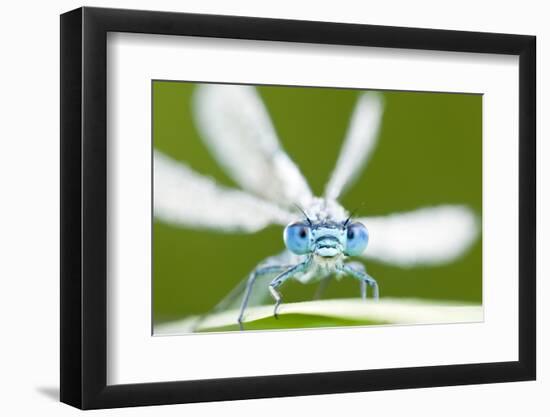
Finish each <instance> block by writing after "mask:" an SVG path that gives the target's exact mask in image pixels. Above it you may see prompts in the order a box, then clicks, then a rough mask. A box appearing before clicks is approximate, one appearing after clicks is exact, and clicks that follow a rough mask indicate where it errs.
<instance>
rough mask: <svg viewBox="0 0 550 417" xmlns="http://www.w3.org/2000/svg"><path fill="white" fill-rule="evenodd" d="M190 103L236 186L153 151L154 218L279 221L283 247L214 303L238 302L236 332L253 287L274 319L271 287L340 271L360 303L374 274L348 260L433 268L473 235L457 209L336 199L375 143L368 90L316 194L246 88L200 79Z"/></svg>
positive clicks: (471, 221) (474, 229)
mask: <svg viewBox="0 0 550 417" xmlns="http://www.w3.org/2000/svg"><path fill="white" fill-rule="evenodd" d="M192 107H193V111H194V116H195V120H196V124H197V127H198V128H199V131H200V133H201V137H202V139H203V140H204V143H205V144H206V146H207V147H208V149H209V150H210V152H211V153H212V155H213V156H214V157H215V159H216V160H217V161H218V163H219V164H220V165H221V167H223V168H224V170H225V171H226V173H227V174H228V175H229V176H230V177H231V178H232V179H233V180H234V181H235V182H236V183H237V184H238V185H239V186H240V187H241V188H242V190H237V189H233V188H229V187H225V186H222V185H220V184H218V183H216V182H215V181H214V180H213V179H211V178H209V177H206V176H203V175H201V174H199V173H197V172H195V171H193V170H192V169H191V168H190V167H189V166H187V165H186V164H184V163H183V162H178V161H175V160H173V159H171V158H170V157H168V156H166V155H164V154H162V153H160V152H159V151H155V152H154V215H155V217H156V218H158V219H159V220H161V221H163V222H168V223H172V224H175V225H179V226H183V227H190V228H208V229H214V230H220V231H223V232H235V233H254V232H257V231H259V230H261V229H263V228H265V227H266V226H268V225H271V224H279V225H282V226H285V228H284V232H283V240H284V243H285V246H286V249H285V250H284V251H283V252H282V253H280V254H278V255H275V256H272V257H270V258H268V259H265V260H264V261H262V262H260V263H259V264H258V265H257V266H256V267H255V268H254V269H253V270H252V272H251V273H250V275H249V276H248V277H247V278H246V279H245V280H244V281H243V282H242V283H241V285H240V286H238V287H237V288H236V290H234V291H233V292H232V294H230V295H229V296H228V297H226V299H224V300H222V301H221V302H220V303H219V304H218V306H217V307H216V310H221V309H228V308H230V307H232V306H233V303H234V301H235V300H236V299H237V300H239V304H240V306H238V314H237V316H236V318H235V320H236V322H238V323H239V325H240V327H241V329H242V328H243V322H245V319H246V309H247V306H249V305H250V303H251V302H252V301H253V299H254V298H257V297H255V296H252V294H253V288H255V287H256V288H257V287H260V289H262V290H263V291H260V292H258V294H260V295H259V297H263V296H264V295H266V294H267V295H269V294H271V296H272V297H273V300H274V303H275V304H274V312H273V313H274V315H275V316H277V312H278V309H279V306H280V305H281V302H282V296H281V292H280V288H281V287H282V286H283V284H284V283H285V282H286V281H288V280H291V279H293V280H297V281H299V282H301V283H304V284H306V283H314V282H320V283H321V286H323V284H324V283H326V282H328V280H329V279H330V278H332V277H336V278H342V277H344V276H348V277H351V278H353V279H355V280H357V281H358V282H359V284H360V293H361V296H362V297H363V298H364V299H366V298H367V288H368V287H369V288H371V290H372V296H373V298H374V299H377V298H378V297H379V288H378V284H377V282H376V280H375V278H374V277H372V276H370V275H369V274H368V273H367V271H366V269H365V266H364V264H363V263H361V262H358V261H351V262H350V261H349V258H350V257H363V258H370V259H375V260H379V261H383V262H387V263H393V264H397V265H400V266H414V265H419V264H424V265H426V264H441V263H445V262H449V261H450V260H452V259H454V258H456V257H458V256H459V255H461V254H462V253H463V252H465V251H466V250H467V249H468V248H469V247H470V245H471V244H472V242H473V241H474V240H475V238H476V236H477V234H478V225H477V219H476V216H475V214H474V213H473V212H472V211H471V210H470V209H469V208H467V207H465V206H461V205H439V206H432V207H423V208H419V209H416V210H413V211H409V212H402V213H393V214H389V215H386V216H377V217H363V218H353V217H352V216H351V215H350V213H349V212H348V211H347V210H346V209H344V208H343V207H342V206H341V205H340V204H339V203H338V199H339V198H340V196H341V195H342V193H343V192H344V191H345V190H346V189H348V188H349V187H350V186H351V185H352V184H353V182H354V180H355V179H356V178H357V176H358V174H359V173H360V172H361V170H362V169H363V168H364V166H365V165H366V162H367V160H368V159H369V156H370V155H371V154H372V152H373V150H374V148H375V145H376V142H377V139H378V132H379V129H380V125H381V121H382V116H383V111H384V103H383V98H382V96H381V95H380V94H378V93H375V92H363V93H361V94H360V95H359V98H358V100H357V103H356V105H355V109H354V110H353V113H352V115H351V120H350V123H349V127H348V130H347V133H346V136H345V138H344V141H343V145H342V149H341V152H340V155H339V157H338V160H337V163H336V167H335V168H334V170H333V172H332V175H331V177H330V180H329V181H328V183H327V185H326V187H325V191H324V193H323V195H322V196H321V197H316V196H314V195H313V193H312V191H311V190H310V188H309V186H308V184H307V182H306V180H305V178H304V177H303V176H302V174H301V172H300V170H299V169H298V167H297V166H296V165H295V164H294V163H293V162H292V160H291V159H290V158H289V156H288V155H287V154H286V153H285V151H284V150H283V148H282V146H281V144H280V142H279V140H278V138H277V134H276V132H275V129H274V127H273V125H272V124H271V121H270V117H269V115H268V113H267V111H266V109H265V107H264V105H263V102H262V100H261V98H260V96H259V95H258V94H257V92H256V90H255V89H254V87H250V86H237V85H216V84H202V85H199V86H198V87H197V88H196V90H195V94H194V96H193V101H192ZM235 256H239V255H238V254H236V255H235ZM266 279H267V281H266Z"/></svg>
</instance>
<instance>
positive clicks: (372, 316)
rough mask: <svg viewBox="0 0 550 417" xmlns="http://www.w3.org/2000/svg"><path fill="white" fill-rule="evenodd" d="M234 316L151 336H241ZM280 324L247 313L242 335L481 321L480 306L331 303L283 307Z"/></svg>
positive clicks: (260, 310) (159, 329)
mask: <svg viewBox="0 0 550 417" xmlns="http://www.w3.org/2000/svg"><path fill="white" fill-rule="evenodd" d="M238 313H239V312H238V310H231V311H225V312H221V313H216V314H212V315H209V316H205V317H196V316H194V317H189V318H186V319H183V320H178V321H173V322H168V323H163V324H159V325H156V326H155V329H154V334H155V335H156V336H161V335H178V334H185V333H191V332H226V331H234V330H239V326H238V324H237V317H238ZM278 313H279V314H278V318H277V319H276V318H275V317H274V316H273V306H258V307H251V308H248V309H247V310H246V314H245V316H244V329H245V330H274V329H278V330H282V329H304V328H319V327H341V326H371V325H390V324H435V323H468V322H479V321H482V320H483V307H482V306H481V305H474V304H465V303H458V302H452V301H447V302H441V301H437V302H434V301H425V300H415V299H388V298H384V299H382V300H379V301H375V300H372V299H369V300H366V301H365V300H361V299H356V298H354V299H332V300H320V301H306V302H299V303H289V304H282V305H281V307H280V309H279V311H278Z"/></svg>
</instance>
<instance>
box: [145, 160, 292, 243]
mask: <svg viewBox="0 0 550 417" xmlns="http://www.w3.org/2000/svg"><path fill="white" fill-rule="evenodd" d="M153 172H154V193H153V194H154V216H155V218H157V219H159V220H160V221H163V222H167V223H173V224H178V225H182V226H186V227H193V228H210V229H216V230H220V231H227V232H248V233H251V232H255V231H257V230H260V229H262V228H264V227H266V226H267V225H269V224H272V223H275V224H282V225H286V224H288V223H289V222H290V221H292V219H293V218H294V217H293V216H292V214H291V213H289V212H287V211H285V210H283V209H281V208H279V207H277V206H276V205H274V204H272V203H269V202H267V201H265V200H262V199H259V198H257V197H255V196H253V195H250V194H248V193H246V192H244V191H239V190H233V189H230V188H227V187H223V186H221V185H219V184H217V183H216V182H215V181H214V180H213V179H211V178H208V177H205V176H203V175H200V174H198V173H196V172H195V171H193V170H192V169H191V168H189V167H188V166H187V165H185V164H184V163H182V162H177V161H175V160H173V159H171V158H169V157H168V156H166V155H164V154H162V153H161V152H158V151H155V152H154V156H153Z"/></svg>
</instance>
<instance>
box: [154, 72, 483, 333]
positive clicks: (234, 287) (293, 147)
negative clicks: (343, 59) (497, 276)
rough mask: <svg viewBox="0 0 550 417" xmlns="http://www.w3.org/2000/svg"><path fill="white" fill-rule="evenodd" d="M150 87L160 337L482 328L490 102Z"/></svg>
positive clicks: (310, 90)
mask: <svg viewBox="0 0 550 417" xmlns="http://www.w3.org/2000/svg"><path fill="white" fill-rule="evenodd" d="M151 88H152V115H151V117H152V164H153V170H152V172H153V179H152V183H153V190H152V193H153V195H152V200H153V219H152V221H153V225H152V228H153V230H152V248H153V250H152V289H153V294H152V301H153V314H152V320H153V323H152V333H153V335H155V336H175V335H182V334H189V333H204V332H228V331H245V332H246V331H259V330H264V331H265V330H289V329H312V328H335V327H342V326H375V325H411V324H435V323H449V324H452V323H471V322H480V321H483V303H482V298H483V297H482V296H483V291H482V287H483V285H482V284H483V277H482V233H481V230H482V102H483V95H482V94H466V93H464V94H462V93H445V92H420V91H388V90H386V91H376V90H369V89H356V88H354V89H348V88H326V87H323V88H321V87H315V86H311V87H310V86H307V87H306V86H281V85H241V84H240V85H236V84H226V83H197V82H187V81H182V80H153V81H152V85H151Z"/></svg>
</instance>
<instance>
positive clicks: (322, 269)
mask: <svg viewBox="0 0 550 417" xmlns="http://www.w3.org/2000/svg"><path fill="white" fill-rule="evenodd" d="M331 203H332V204H331V205H329V204H328V203H327V201H326V200H322V199H316V200H315V202H314V204H312V205H311V206H310V207H309V210H307V209H306V210H301V211H302V213H303V215H304V217H305V218H304V219H302V220H299V221H296V222H293V223H290V224H289V225H288V226H286V227H285V230H284V233H283V239H284V242H285V246H286V248H287V250H288V251H289V252H290V253H291V254H294V255H297V256H298V262H295V263H294V264H284V263H282V262H281V263H275V264H271V265H266V264H265V263H264V264H260V265H259V266H258V268H256V270H254V271H253V272H252V273H251V275H250V277H249V280H248V283H247V286H246V290H245V294H244V296H243V300H242V304H241V309H240V312H239V317H238V322H239V326H240V328H241V329H243V317H244V313H245V310H246V307H247V305H248V300H249V297H250V292H251V291H252V287H253V285H254V283H255V281H256V279H257V278H258V277H260V276H262V275H264V274H273V273H276V274H277V275H276V276H275V278H274V279H273V280H272V281H271V283H270V284H269V292H270V294H271V296H272V297H273V299H274V300H275V308H274V315H275V317H277V311H278V308H279V306H280V305H281V303H282V296H281V293H280V292H279V287H281V286H282V285H283V284H284V283H285V282H286V281H287V280H289V279H295V280H297V281H299V282H301V283H310V282H317V281H321V280H323V279H328V278H329V277H330V276H332V275H336V276H338V277H341V276H350V277H352V278H355V279H357V280H358V281H359V282H360V283H361V295H362V297H363V299H366V298H367V286H369V287H371V288H372V289H373V298H374V299H378V297H379V292H378V284H377V283H376V280H375V279H374V278H372V277H371V276H370V275H368V274H367V273H366V272H365V267H364V266H363V264H361V263H358V262H350V263H346V259H347V257H348V256H357V255H360V254H362V253H363V252H364V251H365V249H366V247H367V244H368V241H369V235H368V231H367V228H366V227H365V225H363V224H362V223H360V222H352V221H351V218H350V217H347V218H344V219H343V218H341V217H342V215H343V214H344V213H345V211H344V210H343V208H342V207H341V206H340V205H339V204H338V203H336V202H335V201H332V202H331ZM308 212H309V213H311V214H310V215H311V217H310V215H309V214H308ZM338 217H340V218H338ZM283 258H284V256H283ZM289 259H290V257H289Z"/></svg>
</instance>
